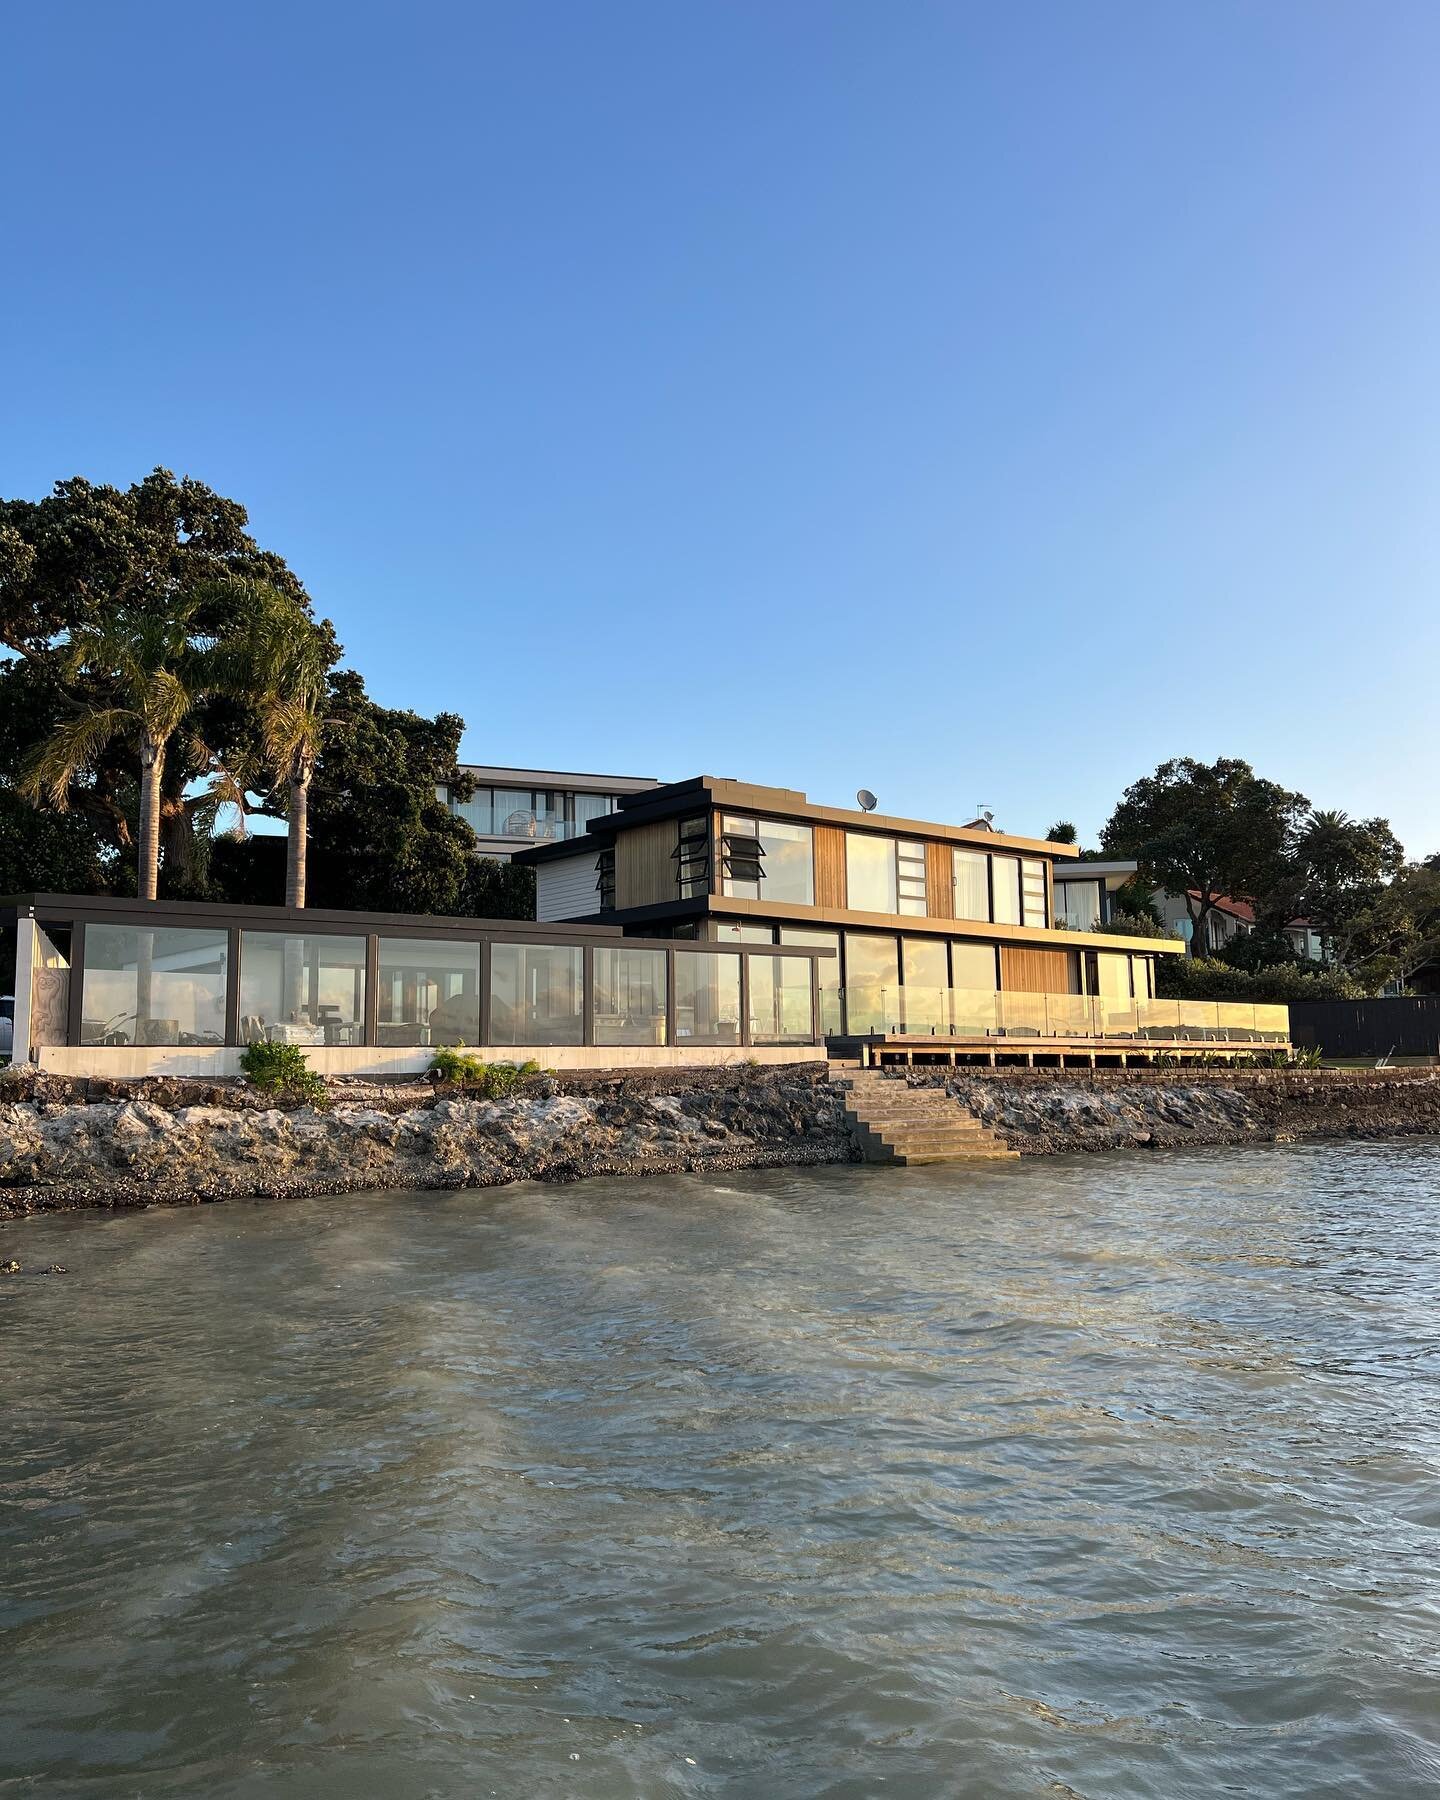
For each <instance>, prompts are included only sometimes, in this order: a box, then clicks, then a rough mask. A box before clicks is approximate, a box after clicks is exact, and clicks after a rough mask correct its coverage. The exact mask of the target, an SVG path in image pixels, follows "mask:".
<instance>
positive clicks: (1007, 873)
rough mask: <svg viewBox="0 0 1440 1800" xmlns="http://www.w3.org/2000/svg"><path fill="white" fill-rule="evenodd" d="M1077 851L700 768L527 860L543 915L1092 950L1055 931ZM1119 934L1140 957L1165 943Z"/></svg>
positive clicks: (686, 928) (1080, 935)
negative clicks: (827, 929) (1060, 875)
mask: <svg viewBox="0 0 1440 1800" xmlns="http://www.w3.org/2000/svg"><path fill="white" fill-rule="evenodd" d="M1077 855H1078V852H1077V851H1076V850H1075V849H1074V848H1073V847H1072V846H1070V845H1068V844H1054V843H1050V842H1048V841H1047V840H1044V839H1040V838H1030V837H1019V836H1015V835H1013V834H1011V833H1009V832H1004V831H997V830H995V829H994V828H993V827H991V826H990V825H989V824H988V823H987V822H985V821H984V820H975V821H972V822H971V823H970V824H968V825H942V824H936V823H933V822H929V821H924V820H919V819H906V818H898V817H894V816H891V815H887V814H882V813H875V812H870V813H865V812H858V811H850V810H847V809H845V808H842V807H833V806H817V805H815V804H814V803H813V802H811V801H810V800H808V799H807V798H806V797H805V795H804V794H802V793H799V792H797V791H796V790H794V789H792V788H774V787H757V786H754V785H752V784H750V783H748V782H740V781H731V780H727V779H722V778H720V777H716V776H710V775H702V776H697V777H696V778H695V779H693V780H690V781H682V782H671V783H668V784H666V785H665V786H662V787H657V788H653V789H651V790H650V791H648V792H645V793H639V794H633V795H630V796H627V797H626V798H624V799H622V800H620V801H619V803H618V805H617V807H616V809H615V810H614V811H613V812H611V813H609V814H608V815H606V816H604V817H600V818H596V819H592V820H591V821H590V822H589V826H588V829H587V830H586V832H585V834H584V838H583V840H580V841H572V842H568V843H556V844H547V845H537V846H536V847H535V848H533V849H527V850H524V851H522V852H521V853H520V856H519V860H521V861H523V862H526V863H529V864H531V865H532V866H533V867H534V868H535V872H536V885H537V905H536V912H537V917H538V918H540V919H546V920H569V919H574V920H582V919H595V918H599V919H603V920H605V921H607V922H613V923H618V924H620V925H622V926H625V927H626V928H628V929H638V928H639V927H641V926H644V927H646V928H647V929H648V930H652V931H654V930H665V929H668V930H670V931H672V932H680V933H683V934H685V935H691V928H692V927H700V926H701V924H702V922H704V921H711V922H713V921H716V920H725V921H729V922H742V923H743V922H744V921H753V922H754V923H756V924H757V925H758V924H762V923H764V924H772V925H777V926H784V925H792V926H793V925H811V924H814V925H823V926H838V927H841V928H845V927H849V928H851V929H864V928H867V927H869V928H884V929H894V928H896V927H897V926H898V927H899V928H901V929H902V930H904V931H905V932H907V933H921V934H935V935H938V936H943V937H949V938H965V937H976V938H983V939H987V940H989V941H991V942H997V943H1003V942H1011V943H1025V942H1030V943H1035V942H1036V941H1038V940H1043V941H1044V942H1045V943H1046V944H1049V945H1054V946H1057V947H1058V946H1061V945H1069V946H1072V947H1076V948H1079V947H1084V948H1087V949H1094V948H1095V939H1094V937H1093V936H1091V935H1090V934H1089V933H1086V932H1076V931H1071V930H1064V929H1056V927H1055V919H1056V908H1055V871H1056V865H1057V864H1060V865H1061V866H1062V867H1064V866H1067V865H1070V864H1073V862H1074V860H1075V858H1076V857H1077ZM1062 910H1063V909H1062ZM700 935H706V933H705V931H704V930H703V929H702V930H701V932H700ZM1123 943H1124V944H1125V945H1128V947H1130V948H1133V949H1134V950H1135V951H1137V952H1142V953H1144V954H1146V955H1150V954H1154V953H1156V952H1157V951H1158V952H1161V953H1165V952H1166V951H1167V950H1168V949H1169V948H1170V947H1169V946H1167V945H1165V944H1163V943H1160V942H1157V940H1154V939H1136V940H1134V942H1133V944H1131V943H1130V940H1123ZM1111 944H1112V945H1113V947H1114V948H1117V949H1118V948H1120V947H1122V941H1121V940H1113V939H1112V940H1111ZM1175 948H1176V949H1179V948H1181V946H1178V945H1177V946H1175Z"/></svg>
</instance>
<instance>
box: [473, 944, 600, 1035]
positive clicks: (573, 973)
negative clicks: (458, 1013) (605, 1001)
mask: <svg viewBox="0 0 1440 1800" xmlns="http://www.w3.org/2000/svg"><path fill="white" fill-rule="evenodd" d="M584 991H585V952H584V951H583V950H581V949H580V948H579V947H578V946H577V945H571V944H492V945H491V946H490V1042H491V1043H492V1044H579V1043H583V1042H584V1039H585V1010H584V1007H585V999H584Z"/></svg>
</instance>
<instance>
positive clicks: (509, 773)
mask: <svg viewBox="0 0 1440 1800" xmlns="http://www.w3.org/2000/svg"><path fill="white" fill-rule="evenodd" d="M457 766H458V767H459V768H461V769H463V770H464V772H465V773H466V774H467V775H469V776H470V777H471V778H472V779H473V780H474V781H476V782H478V783H480V784H481V785H482V786H490V787H499V786H510V785H513V786H515V787H522V786H523V787H542V788H565V789H568V790H569V791H571V792H572V793H577V794H638V793H644V792H645V791H646V790H647V789H649V788H658V787H659V786H660V785H661V783H660V778H659V777H658V776H657V775H594V774H586V773H582V772H580V771H578V770H573V769H570V770H567V769H517V768H512V767H510V766H509V765H504V766H502V765H501V764H499V763H460V764H458V765H457Z"/></svg>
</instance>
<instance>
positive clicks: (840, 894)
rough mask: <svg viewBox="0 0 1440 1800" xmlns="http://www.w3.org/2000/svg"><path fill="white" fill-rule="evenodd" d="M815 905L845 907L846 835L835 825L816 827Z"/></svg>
mask: <svg viewBox="0 0 1440 1800" xmlns="http://www.w3.org/2000/svg"><path fill="white" fill-rule="evenodd" d="M815 904H816V905H817V906H833V907H839V908H843V907H844V905H845V833H844V832H843V831H840V830H837V829H836V827H835V826H833V825H817V826H816V827H815Z"/></svg>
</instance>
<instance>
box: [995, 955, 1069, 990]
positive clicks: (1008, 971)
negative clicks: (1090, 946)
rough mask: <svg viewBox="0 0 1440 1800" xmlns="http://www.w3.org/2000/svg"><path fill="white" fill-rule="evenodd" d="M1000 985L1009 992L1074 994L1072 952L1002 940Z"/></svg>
mask: <svg viewBox="0 0 1440 1800" xmlns="http://www.w3.org/2000/svg"><path fill="white" fill-rule="evenodd" d="M1000 986H1001V988H1002V989H1003V990H1005V991H1007V992H1009V993H1012V994H1078V993H1079V991H1080V970H1079V966H1078V964H1077V963H1076V960H1075V952H1074V951H1073V950H1031V949H1029V948H1028V947H1022V946H1021V945H1019V944H1002V945H1001V946H1000Z"/></svg>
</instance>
